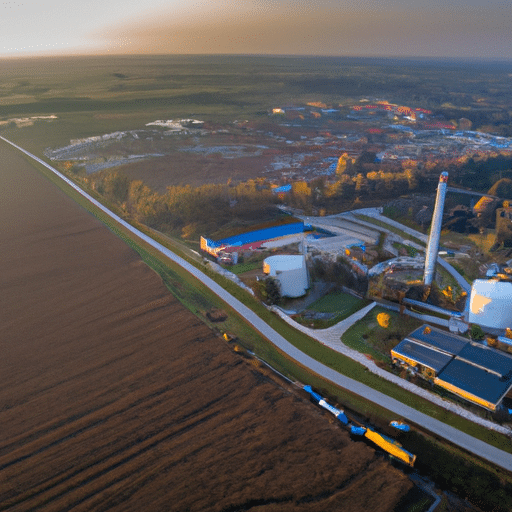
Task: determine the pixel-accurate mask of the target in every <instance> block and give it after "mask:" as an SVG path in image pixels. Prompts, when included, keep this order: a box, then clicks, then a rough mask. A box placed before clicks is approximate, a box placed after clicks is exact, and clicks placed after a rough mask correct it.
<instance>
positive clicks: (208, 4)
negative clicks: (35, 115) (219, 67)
mask: <svg viewBox="0 0 512 512" xmlns="http://www.w3.org/2000/svg"><path fill="white" fill-rule="evenodd" d="M511 27H512V5H511V4H510V0H380V1H377V0H317V1H311V0H181V1H178V0H166V1H164V0H137V1H135V0H122V1H121V0H101V1H100V0H81V1H76V0H66V1H64V0H50V1H45V0H18V1H16V0H15V1H7V2H6V1H3V0H2V1H1V4H0V57H22V56H26V55H48V54H50V55H56V54H58V55H60V54H63V53H64V54H109V53H110V54H123V53H126V54H143V53H157V54H167V53H172V54H184V53H198V54H199V53H227V54H230V53H232V54H277V55H279V54H281V55H285V54H295V55H348V56H423V57H462V58H483V59H492V60H512V28H511Z"/></svg>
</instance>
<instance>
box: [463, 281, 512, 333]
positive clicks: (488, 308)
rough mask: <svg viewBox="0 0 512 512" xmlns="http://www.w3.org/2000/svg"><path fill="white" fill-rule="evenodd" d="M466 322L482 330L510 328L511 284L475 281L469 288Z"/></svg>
mask: <svg viewBox="0 0 512 512" xmlns="http://www.w3.org/2000/svg"><path fill="white" fill-rule="evenodd" d="M468 321H469V323H471V324H478V325H480V326H481V327H482V328H483V329H484V330H485V328H488V329H490V330H503V329H505V328H507V327H512V282H510V281H502V280H500V279H476V280H475V281H474V282H473V286H472V287H471V296H470V301H469V317H468Z"/></svg>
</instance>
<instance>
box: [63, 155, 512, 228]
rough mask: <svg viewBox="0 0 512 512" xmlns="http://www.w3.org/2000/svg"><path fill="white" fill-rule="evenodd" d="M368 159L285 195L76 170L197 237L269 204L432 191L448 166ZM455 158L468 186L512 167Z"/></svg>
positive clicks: (331, 203) (156, 223) (141, 216)
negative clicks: (151, 183) (159, 188)
mask: <svg viewBox="0 0 512 512" xmlns="http://www.w3.org/2000/svg"><path fill="white" fill-rule="evenodd" d="M363 160H364V159H363ZM363 160H361V161H358V162H356V163H354V164H353V165H352V164H350V165H348V164H347V162H348V160H347V159H346V158H344V157H343V156H342V158H340V162H341V163H340V165H339V171H338V173H337V174H336V176H335V178H334V179H328V178H326V177H318V178H315V179H314V180H312V181H310V182H307V181H296V182H294V183H292V188H291V191H290V192H289V193H287V194H286V195H285V196H284V197H278V196H277V195H276V194H274V193H273V192H272V187H271V184H270V183H269V182H267V181H266V180H265V179H263V178H258V179H254V180H248V181H246V182H242V183H237V184H234V183H231V182H229V181H228V183H225V184H205V185H202V186H199V187H192V186H190V185H186V186H172V187H168V188H167V190H166V192H165V193H163V194H161V193H158V192H155V191H154V190H152V189H151V188H149V187H148V186H147V185H145V184H144V183H143V182H142V181H140V180H130V179H129V178H127V177H126V176H125V175H123V174H121V173H119V172H116V171H110V170H106V171H103V172H99V173H94V174H89V175H86V174H81V173H77V174H76V177H77V178H78V179H81V180H82V181H83V182H84V184H85V185H86V186H88V187H90V188H91V189H93V190H96V191H97V192H98V193H99V194H101V195H103V196H104V197H105V198H106V199H107V200H108V201H109V202H111V203H113V204H115V205H117V206H118V208H120V209H121V210H122V211H124V213H125V214H127V215H128V216H131V217H132V218H134V219H135V220H137V221H139V222H142V223H144V224H147V225H149V226H150V227H154V228H157V229H160V230H162V231H168V232H173V233H175V234H181V235H182V236H184V237H186V238H196V237H198V236H199V235H201V234H205V233H207V234H208V235H209V236H216V235H219V236H222V235H224V232H223V231H222V229H223V228H225V227H226V226H228V227H229V226H231V227H235V228H236V226H238V227H239V228H240V229H243V228H244V226H248V225H251V224H253V223H254V222H261V221H262V220H265V219H269V218H270V217H271V216H272V215H271V214H270V211H271V210H275V208H274V206H275V205H276V203H279V202H284V203H286V204H289V205H290V206H292V207H295V208H300V209H302V210H304V211H305V212H306V213H311V212H313V211H319V212H322V211H325V212H326V213H329V212H331V211H340V210H342V209H344V208H347V207H352V206H353V205H354V204H358V203H359V204H361V203H364V202H367V201H375V200H382V199H390V198H396V197H398V196H401V195H403V194H407V193H410V192H415V191H418V190H421V191H422V192H427V191H431V192H432V193H433V192H434V191H435V187H436V185H437V175H438V172H440V171H441V170H446V168H443V169H441V168H438V167H437V166H436V165H435V164H433V165H429V166H428V167H429V168H428V169H427V168H423V169H419V168H418V166H417V165H416V164H415V162H404V163H402V167H400V168H398V169H391V168H389V167H386V166H382V167H379V164H375V163H367V162H366V161H363ZM453 165H454V166H455V168H454V169H449V171H450V179H453V181H455V182H459V183H460V184H461V185H469V184H470V183H471V182H472V181H473V180H474V179H475V178H476V177H477V176H478V179H479V183H478V184H479V185H480V184H481V185H483V184H484V183H485V184H486V185H489V187H490V186H491V185H492V184H493V183H494V182H495V181H496V179H494V178H497V179H498V180H499V173H500V172H501V174H507V173H508V172H512V171H508V169H510V167H508V166H511V167H512V158H506V157H503V156H499V157H497V158H494V159H488V160H485V161H484V160H482V161H478V162H476V161H475V160H471V159H465V160H463V161H460V162H456V163H454V164H453ZM66 167H67V168H68V169H67V170H72V168H71V167H70V165H66V164H64V166H63V168H64V169H65V170H66ZM452 171H453V173H452ZM491 175H492V176H491ZM452 176H453V178H452ZM484 176H485V178H484ZM434 178H435V179H434ZM493 180H494V181H493ZM489 187H486V189H488V188H489ZM475 188H477V187H475Z"/></svg>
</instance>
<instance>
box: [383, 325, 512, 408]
mask: <svg viewBox="0 0 512 512" xmlns="http://www.w3.org/2000/svg"><path fill="white" fill-rule="evenodd" d="M393 353H395V354H397V355H398V356H403V357H404V358H406V359H407V358H408V359H410V360H412V361H415V362H417V363H419V364H421V365H424V366H427V367H430V368H432V369H433V370H434V371H435V372H436V374H437V377H436V379H435V381H434V382H435V383H436V384H438V385H440V386H443V387H445V388H446V389H449V390H450V391H451V392H453V393H455V394H457V395H458V396H461V397H463V398H465V399H466V400H469V401H471V402H473V403H477V404H479V405H481V406H483V407H486V408H487V409H490V410H494V409H495V408H496V407H497V405H498V404H499V402H500V401H501V399H502V398H503V397H504V396H505V395H506V394H507V393H508V392H509V391H510V389H512V356H510V355H508V354H506V353H505V352H501V351H499V350H496V349H494V348H491V347H486V346H485V345H483V344H480V343H475V342H470V341H469V340H467V339H465V338H462V337H461V336H455V335H453V334H450V333H448V332H444V331H442V330H440V329H436V328H435V327H431V326H427V325H423V326H421V327H420V328H418V329H416V330H415V331H414V332H412V333H411V334H409V336H407V338H405V339H404V340H402V341H401V342H400V343H399V344H398V345H397V346H396V347H395V348H394V349H393V350H392V354H393Z"/></svg>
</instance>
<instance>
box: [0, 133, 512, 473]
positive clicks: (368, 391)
mask: <svg viewBox="0 0 512 512" xmlns="http://www.w3.org/2000/svg"><path fill="white" fill-rule="evenodd" d="M0 139H1V140H3V141H4V142H6V143H8V144H10V145H11V146H13V147H15V148H16V149H18V150H19V151H21V152H22V153H24V154H26V155H27V156H29V157H30V158H32V159H33V160H35V161H36V162H39V163H40V164H41V165H43V166H45V167H46V168H47V169H49V170H50V171H52V172H53V173H55V174H56V175H57V176H59V177H60V178H61V179H62V180H64V181H65V182H66V183H68V184H69V185H70V186H71V187H72V188H73V189H75V190H76V191H77V192H79V193H80V194H81V195H82V196H83V197H85V198H86V199H87V200H88V201H90V202H91V203H92V204H94V205H95V206H96V207H97V208H99V209H100V210H101V211H103V212H104V213H106V214H107V215H109V216H110V217H111V218H112V219H113V220H115V221H116V222H117V223H118V224H120V225H122V226H123V227H124V228H125V229H127V230H129V231H130V232H131V233H133V234H134V235H135V236H137V237H138V238H139V239H140V240H142V241H144V242H145V243H147V244H148V245H150V246H152V247H154V248H155V249H157V250H158V251H160V252H161V253H162V254H163V255H165V256H166V257H167V258H169V259H170V260H171V261H174V262H175V263H177V264H179V265H181V266H182V267H183V268H184V269H185V270H187V271H188V272H190V273H191V274H192V275H193V276H195V277H196V278H197V279H199V280H200V281H202V282H203V283H204V284H205V285H206V286H208V287H209V288H210V289H211V290H212V291H213V292H214V293H215V294H217V295H218V296H219V297H220V298H221V299H222V300H224V301H225V302H226V303H227V304H229V305H230V306H231V307H233V308H234V309H235V310H236V311H238V312H239V314H240V315H242V316H243V317H244V318H245V319H246V321H247V322H248V323H249V324H250V325H252V326H253V327H254V328H255V329H256V330H258V331H259V332H260V333H261V334H262V335H263V336H265V337H266V338H267V339H268V340H269V341H270V342H272V343H273V344H274V345H275V346H276V347H277V348H278V349H279V350H281V351H282V352H284V353H285V354H287V355H288V356H289V357H291V358H292V359H294V360H295V361H296V362H298V363H299V364H301V365H303V366H305V367H306V368H309V369H310V370H311V371H313V372H315V373H317V374H318V375H321V376H322V377H323V378H325V379H328V380H330V381H331V382H333V383H334V384H336V385H337V386H340V387H342V388H344V389H347V390H349V391H351V392H352V393H355V394H358V395H360V396H363V397H365V398H366V399H368V400H370V401H372V402H374V403H376V404H379V405H380V406H381V407H384V408H385V409H388V410H389V411H392V412H394V413H395V414H398V415H400V416H401V417H403V418H406V419H407V420H409V421H411V422H413V423H416V424H418V425H422V426H423V427H424V428H425V429H427V430H430V431H432V432H435V433H436V434H437V435H438V436H441V437H443V438H445V439H446V440H448V441H450V442H451V443H453V444H455V445H458V446H459V447H461V448H463V449H465V450H467V451H469V452H471V453H474V454H475V455H477V456H479V457H481V458H483V459H485V460H488V461H490V462H491V463H493V464H496V465H497V466H499V467H501V468H503V469H506V470H508V471H512V455H511V454H509V453H507V452H504V451H502V450H500V449H498V448H495V447H494V446H491V445H489V444H487V443H485V442H483V441H481V440H479V439H476V438H474V437H472V436H470V435H468V434H465V433H464V432H461V431H460V430H458V429H456V428H454V427H451V426H450V425H447V424H445V423H443V422H441V421H438V420H436V419H434V418H431V417H430V416H428V415H426V414H423V413H421V412H420V411H417V410H416V409H413V408H412V407H409V406H407V405H405V404H403V403H401V402H399V401H398V400H396V399H394V398H391V397H390V396H387V395H385V394H383V393H381V392H379V391H377V390H375V389H373V388H370V387H369V386H366V385H365V384H362V383H361V382H358V381H356V380H354V379H351V378H349V377H346V376H345V375H341V374H340V373H338V372H337V371H335V370H333V369H332V368H329V367H328V366H325V365H323V364H322V363H320V362H318V361H316V360H315V359H313V358H312V357H310V356H308V355H306V354H304V353H303V352H301V351H300V350H299V349H297V348H296V347H295V346H294V345H292V344H291V343H290V342H289V341H288V340H286V339H285V338H284V337H283V336H281V335H280V334H279V333H278V332H277V331H275V330H274V329H272V328H271V327H270V326H269V325H268V324H266V323H265V322H264V321H263V320H262V319H261V318H260V317H258V315H256V313H254V311H252V310H251V309H249V308H248V307H247V306H245V305H244V304H242V303H241V302H240V301H239V300H238V299H236V298H235V297H233V296H232V295H231V294H229V293H228V292H227V291H226V290H224V288H222V287H221V286H220V285H218V284H217V283H216V282H215V281H213V280H212V279H211V278H210V277H208V276H207V275H205V274H204V273H203V272H201V271H200V270H198V269H197V268H196V267H194V266H193V265H191V264H190V263H188V262H187V261H185V260H184V259H183V258H180V257H179V256H177V255H176V254H174V253H173V252H172V251H170V250H169V249H167V248H166V247H164V246H162V245H161V244H159V243H158V242H156V241H155V240H153V239H152V238H151V237H149V236H147V235H145V234H144V233H142V232H140V231H139V230H138V229H136V228H134V227H133V226H131V225H130V224H128V223H127V222H126V221H124V220H123V219H121V218H120V217H119V216H118V215H116V214H114V213H113V212H111V211H110V210H108V208H106V207H105V206H103V205H102V204H101V203H99V202H98V201H96V200H95V199H94V198H93V197H91V196H90V195H89V194H87V193H86V192H84V191H83V190H82V189H81V188H80V187H78V186H77V185H75V184H74V183H73V182H72V181H71V180H69V179H68V178H66V177H65V176H63V175H62V174H61V173H60V172H58V171H57V170H56V169H54V168H53V167H52V166H50V165H49V164H47V163H46V162H44V161H43V160H41V159H40V158H38V157H36V156H34V155H32V154H31V153H29V152H28V151H26V150H24V149H23V148H21V147H19V146H17V145H16V144H14V143H13V142H10V141H9V140H7V139H5V138H4V137H1V136H0Z"/></svg>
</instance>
